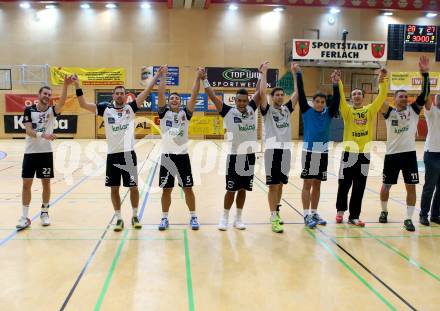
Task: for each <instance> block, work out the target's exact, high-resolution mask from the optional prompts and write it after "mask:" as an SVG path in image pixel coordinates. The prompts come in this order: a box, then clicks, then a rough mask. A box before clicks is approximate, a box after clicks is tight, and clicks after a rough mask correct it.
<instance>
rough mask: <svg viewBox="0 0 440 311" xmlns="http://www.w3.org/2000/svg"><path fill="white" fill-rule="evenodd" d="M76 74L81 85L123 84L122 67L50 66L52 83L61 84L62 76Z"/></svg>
mask: <svg viewBox="0 0 440 311" xmlns="http://www.w3.org/2000/svg"><path fill="white" fill-rule="evenodd" d="M72 74H76V75H77V76H78V77H79V79H80V80H81V83H82V85H124V83H125V69H124V68H80V67H50V79H51V82H52V84H53V85H62V84H63V83H64V76H66V75H72Z"/></svg>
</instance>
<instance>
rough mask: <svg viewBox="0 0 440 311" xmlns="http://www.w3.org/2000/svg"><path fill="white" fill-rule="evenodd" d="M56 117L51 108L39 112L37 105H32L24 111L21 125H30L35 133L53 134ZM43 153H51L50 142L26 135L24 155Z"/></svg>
mask: <svg viewBox="0 0 440 311" xmlns="http://www.w3.org/2000/svg"><path fill="white" fill-rule="evenodd" d="M56 116H57V114H56V112H55V108H54V107H53V106H49V108H47V110H46V111H39V110H38V109H37V105H32V106H30V107H27V108H26V109H25V110H24V116H23V123H29V122H30V123H32V129H33V130H35V132H37V133H38V132H40V133H42V134H53V128H54V123H55V117H56ZM45 152H52V142H51V141H50V140H47V139H44V138H42V137H31V136H29V135H26V146H25V149H24V153H45Z"/></svg>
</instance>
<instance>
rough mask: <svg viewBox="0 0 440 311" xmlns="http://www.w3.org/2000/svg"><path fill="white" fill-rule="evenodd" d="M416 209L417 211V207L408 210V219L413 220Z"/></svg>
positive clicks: (410, 207)
mask: <svg viewBox="0 0 440 311" xmlns="http://www.w3.org/2000/svg"><path fill="white" fill-rule="evenodd" d="M415 209H416V207H415V206H408V207H407V208H406V216H407V217H408V219H412V217H413V215H414V211H415Z"/></svg>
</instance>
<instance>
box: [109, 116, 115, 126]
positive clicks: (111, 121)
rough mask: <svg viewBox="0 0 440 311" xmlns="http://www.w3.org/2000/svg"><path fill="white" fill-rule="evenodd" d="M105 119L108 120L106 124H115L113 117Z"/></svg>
mask: <svg viewBox="0 0 440 311" xmlns="http://www.w3.org/2000/svg"><path fill="white" fill-rule="evenodd" d="M107 121H108V124H115V122H116V121H115V118H112V117H109V118H108V119H107Z"/></svg>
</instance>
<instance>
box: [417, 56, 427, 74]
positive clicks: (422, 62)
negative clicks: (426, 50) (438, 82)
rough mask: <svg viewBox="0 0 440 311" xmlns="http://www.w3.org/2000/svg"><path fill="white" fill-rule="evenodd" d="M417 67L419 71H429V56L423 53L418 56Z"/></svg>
mask: <svg viewBox="0 0 440 311" xmlns="http://www.w3.org/2000/svg"><path fill="white" fill-rule="evenodd" d="M419 69H420V72H421V73H427V72H429V57H427V56H425V55H422V56H420V59H419Z"/></svg>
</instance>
